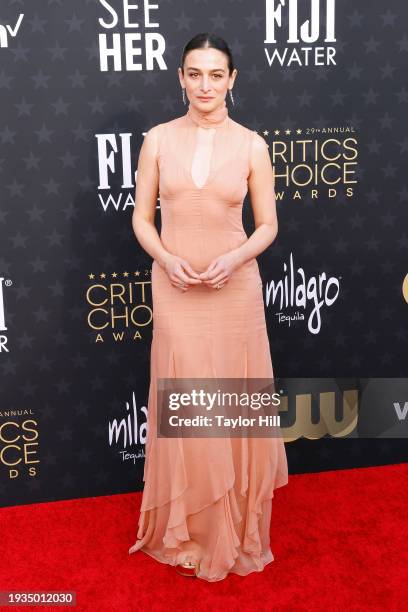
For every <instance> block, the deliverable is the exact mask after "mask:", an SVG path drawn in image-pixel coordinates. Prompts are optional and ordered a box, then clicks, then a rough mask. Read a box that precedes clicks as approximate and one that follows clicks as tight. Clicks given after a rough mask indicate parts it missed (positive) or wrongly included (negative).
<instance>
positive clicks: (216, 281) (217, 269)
mask: <svg viewBox="0 0 408 612" xmlns="http://www.w3.org/2000/svg"><path fill="white" fill-rule="evenodd" d="M239 266H240V258H239V255H238V252H237V250H235V249H234V250H232V251H228V252H227V253H223V255H219V256H218V257H216V258H215V259H213V260H212V262H211V263H210V265H209V266H208V268H207V269H206V270H205V271H204V272H201V273H200V278H201V280H202V281H203V283H204V284H205V285H207V287H211V288H212V289H217V288H219V289H221V287H222V286H223V285H225V283H227V282H228V281H229V279H230V277H231V274H232V273H233V272H234V270H236V269H237V268H238V267H239ZM217 285H219V287H217Z"/></svg>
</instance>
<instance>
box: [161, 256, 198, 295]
mask: <svg viewBox="0 0 408 612" xmlns="http://www.w3.org/2000/svg"><path fill="white" fill-rule="evenodd" d="M164 271H165V272H166V274H167V276H168V277H169V280H170V282H171V284H172V285H173V287H176V288H177V289H180V290H181V291H183V292H184V291H187V289H188V288H189V287H190V285H201V284H202V280H201V278H200V275H199V274H198V273H197V272H195V271H194V270H193V268H192V267H191V266H190V264H189V263H188V261H186V260H185V259H183V257H179V256H178V255H172V254H171V255H169V257H168V258H167V259H166V261H165V263H164Z"/></svg>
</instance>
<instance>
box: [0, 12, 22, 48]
mask: <svg viewBox="0 0 408 612" xmlns="http://www.w3.org/2000/svg"><path fill="white" fill-rule="evenodd" d="M23 17H24V13H20V15H19V16H18V19H17V21H16V25H15V26H14V28H13V27H12V26H11V25H8V24H6V25H3V24H0V47H1V48H7V47H8V46H9V38H8V37H9V34H10V36H11V37H12V38H15V37H16V36H17V32H18V31H19V29H20V25H21V22H22V21H23Z"/></svg>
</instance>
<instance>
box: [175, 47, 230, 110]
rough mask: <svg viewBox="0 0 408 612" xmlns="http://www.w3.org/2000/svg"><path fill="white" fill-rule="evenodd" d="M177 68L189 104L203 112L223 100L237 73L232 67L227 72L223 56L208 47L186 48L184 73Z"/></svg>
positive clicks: (211, 108) (225, 57) (226, 62)
mask: <svg viewBox="0 0 408 612" xmlns="http://www.w3.org/2000/svg"><path fill="white" fill-rule="evenodd" d="M178 72H179V79H180V84H181V86H182V87H185V88H186V95H187V98H188V99H189V100H190V102H191V105H192V106H196V107H197V109H198V110H200V111H204V112H205V111H210V110H213V109H214V108H217V107H218V106H220V105H221V104H222V103H223V102H224V100H225V97H226V95H227V93H228V89H232V86H233V84H234V81H235V77H236V74H237V70H236V68H234V70H233V72H232V74H231V76H230V74H229V72H228V58H227V56H226V55H225V53H223V52H222V51H218V49H212V48H211V47H208V48H206V49H193V50H192V51H189V52H188V53H187V55H186V58H185V61H184V75H183V73H182V72H181V68H179V69H178ZM202 97H203V98H207V100H205V99H203V98H202Z"/></svg>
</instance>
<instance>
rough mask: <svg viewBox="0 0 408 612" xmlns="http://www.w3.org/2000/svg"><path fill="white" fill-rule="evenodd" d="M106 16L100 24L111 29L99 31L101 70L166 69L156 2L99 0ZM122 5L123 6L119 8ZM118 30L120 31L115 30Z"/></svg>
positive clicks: (164, 44) (163, 44)
mask: <svg viewBox="0 0 408 612" xmlns="http://www.w3.org/2000/svg"><path fill="white" fill-rule="evenodd" d="M99 4H100V8H101V9H102V10H103V17H100V18H99V20H98V21H99V25H100V26H101V27H102V28H103V29H104V30H106V31H107V32H109V33H103V32H101V33H100V34H99V63H100V70H101V72H108V71H109V70H113V71H114V72H121V71H122V70H125V71H127V72H131V71H135V70H157V69H159V70H167V65H166V63H165V61H164V59H163V54H164V51H165V48H166V43H165V39H164V37H163V35H162V34H160V33H159V32H157V31H155V30H157V28H159V27H160V24H159V23H157V21H155V19H157V14H156V13H155V11H157V10H158V9H159V4H158V3H157V0H156V2H155V3H152V2H150V0H144V1H143V2H138V3H137V4H136V3H133V4H130V2H129V0H122V2H117V1H115V2H107V0H99ZM119 6H120V10H117V9H118V8H119ZM115 30H119V31H115Z"/></svg>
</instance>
